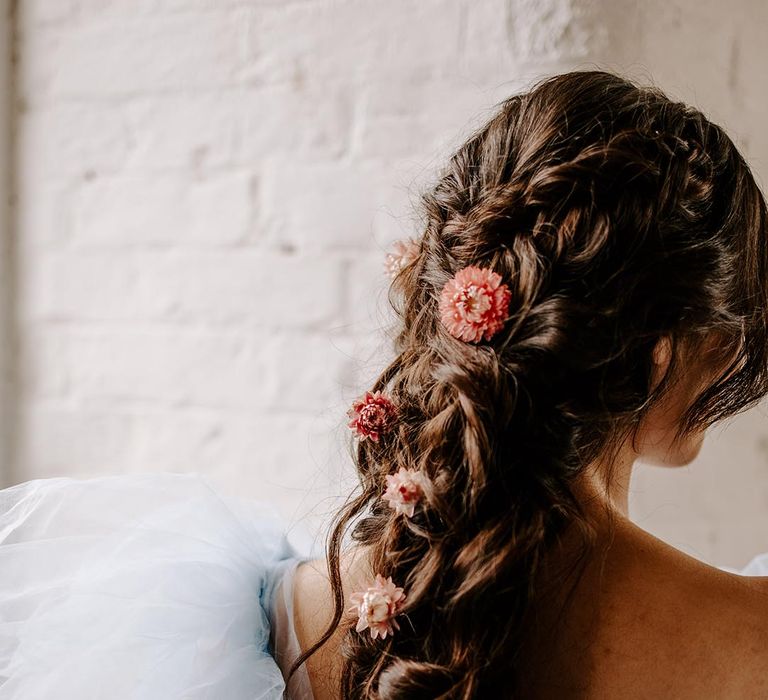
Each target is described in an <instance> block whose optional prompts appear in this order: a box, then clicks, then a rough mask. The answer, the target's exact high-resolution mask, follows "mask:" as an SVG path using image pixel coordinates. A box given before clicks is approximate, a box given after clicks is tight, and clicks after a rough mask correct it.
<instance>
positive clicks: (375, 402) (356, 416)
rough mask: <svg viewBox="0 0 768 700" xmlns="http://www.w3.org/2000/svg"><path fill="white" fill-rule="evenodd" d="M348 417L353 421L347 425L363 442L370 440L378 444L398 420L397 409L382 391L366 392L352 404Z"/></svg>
mask: <svg viewBox="0 0 768 700" xmlns="http://www.w3.org/2000/svg"><path fill="white" fill-rule="evenodd" d="M347 416H348V417H349V418H351V419H352V420H350V421H349V423H348V424H347V425H348V426H349V427H350V428H351V429H352V430H353V431H354V432H355V434H356V435H357V436H358V437H360V439H361V440H365V439H366V438H370V439H371V440H373V441H374V442H378V441H379V438H380V437H381V436H382V435H383V434H384V433H386V432H389V430H391V429H392V426H393V425H394V423H395V421H396V420H397V407H396V406H395V404H394V403H392V400H391V399H390V398H389V397H388V396H386V395H385V394H383V393H382V392H381V391H374V392H373V393H371V392H370V391H366V392H365V394H364V395H363V396H362V397H361V398H359V399H357V400H355V401H354V402H353V403H352V408H350V409H349V410H348V411H347Z"/></svg>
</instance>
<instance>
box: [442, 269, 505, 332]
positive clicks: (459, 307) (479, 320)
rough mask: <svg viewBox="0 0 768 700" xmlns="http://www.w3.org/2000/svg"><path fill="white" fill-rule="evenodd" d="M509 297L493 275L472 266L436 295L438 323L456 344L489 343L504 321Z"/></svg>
mask: <svg viewBox="0 0 768 700" xmlns="http://www.w3.org/2000/svg"><path fill="white" fill-rule="evenodd" d="M511 297H512V294H511V292H510V291H509V287H507V285H506V284H503V283H502V281H501V275H500V274H498V273H497V272H494V271H493V270H491V269H490V268H483V267H477V266H475V265H470V266H469V267H464V268H462V269H461V270H459V271H458V272H457V273H456V274H455V275H454V276H453V277H452V278H451V279H450V280H448V282H446V284H445V286H444V287H443V290H442V292H441V293H440V301H439V303H438V309H439V312H440V321H441V322H442V324H443V325H444V326H445V328H446V329H447V330H448V332H449V333H450V334H451V335H452V336H454V337H455V338H458V339H459V340H464V341H467V342H470V343H477V342H479V341H480V340H482V339H485V340H490V339H491V337H493V336H494V335H495V334H496V333H498V331H500V330H501V328H502V326H503V325H504V321H506V320H507V318H508V312H509V301H510V299H511Z"/></svg>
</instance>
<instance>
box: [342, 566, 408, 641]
mask: <svg viewBox="0 0 768 700" xmlns="http://www.w3.org/2000/svg"><path fill="white" fill-rule="evenodd" d="M349 599H350V600H351V601H352V602H353V603H354V605H352V606H351V607H350V608H349V610H355V611H356V612H357V614H358V615H359V618H358V620H357V626H356V627H355V630H356V631H357V632H362V631H363V630H365V629H367V628H370V630H371V637H373V638H374V639H376V637H377V636H381V638H382V639H386V637H387V634H390V635H391V634H394V630H396V629H397V630H399V629H400V625H399V624H398V622H397V620H395V619H394V618H395V615H397V614H399V613H400V609H401V608H402V606H403V601H404V600H405V593H404V589H402V588H399V587H398V586H396V585H395V584H394V583H393V582H392V577H391V576H387V578H386V579H385V578H384V577H383V576H382V575H381V574H376V582H375V583H374V584H373V585H372V586H368V588H367V589H366V590H365V591H358V592H357V593H353V594H352V595H351V596H350V597H349Z"/></svg>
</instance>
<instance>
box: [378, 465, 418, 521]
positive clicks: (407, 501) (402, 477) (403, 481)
mask: <svg viewBox="0 0 768 700" xmlns="http://www.w3.org/2000/svg"><path fill="white" fill-rule="evenodd" d="M426 480H427V477H426V476H425V475H424V474H423V473H422V472H421V471H418V470H416V469H405V468H404V467H400V469H398V470H397V473H395V474H387V476H386V481H387V489H386V491H385V492H384V496H383V498H384V500H385V501H387V502H388V503H389V506H390V508H394V509H395V511H396V513H397V514H400V513H403V514H404V515H407V516H408V517H409V518H412V517H413V511H414V509H415V508H416V504H417V503H418V502H419V500H420V499H421V497H422V496H423V495H424V487H425V485H426V484H425V482H426Z"/></svg>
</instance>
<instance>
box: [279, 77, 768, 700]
mask: <svg viewBox="0 0 768 700" xmlns="http://www.w3.org/2000/svg"><path fill="white" fill-rule="evenodd" d="M421 201H422V210H423V213H424V226H423V233H422V235H421V236H420V238H419V239H418V241H417V242H416V243H417V247H416V249H415V254H414V255H413V257H412V259H411V260H409V261H408V263H407V264H406V265H404V266H403V267H402V268H401V269H399V270H398V272H397V274H396V275H395V276H394V279H393V281H392V284H391V287H390V296H389V299H390V303H391V304H392V306H393V308H394V309H395V311H396V313H397V314H398V326H397V333H396V335H395V337H394V345H395V351H396V353H395V359H394V360H393V361H392V362H391V363H390V364H389V366H387V367H386V368H385V369H384V370H383V371H382V372H381V374H380V375H379V376H378V378H377V379H376V380H375V382H374V383H373V386H372V391H374V392H384V391H386V392H387V396H389V397H391V399H392V401H393V402H394V403H395V404H396V405H397V408H398V413H397V420H396V421H394V422H393V423H392V424H391V429H390V430H389V431H388V432H387V433H386V434H382V435H381V436H380V437H379V439H377V440H361V441H359V442H358V443H357V445H356V446H355V448H354V456H355V463H356V466H357V470H358V473H359V480H360V493H359V495H358V496H357V497H356V498H353V499H351V500H350V501H349V502H348V504H347V505H346V506H345V507H344V508H342V509H341V510H340V511H339V512H338V514H337V515H336V518H335V520H334V524H333V527H332V529H331V534H330V536H329V539H328V551H327V554H328V571H329V574H330V581H331V586H332V589H333V594H334V599H335V611H334V617H333V620H332V621H331V623H330V624H329V626H328V629H327V630H326V632H325V633H324V634H323V636H322V637H321V638H320V639H319V640H318V641H317V642H316V643H315V644H314V645H313V646H312V647H311V648H310V649H308V650H307V651H305V652H304V654H302V655H301V656H300V657H299V659H297V661H296V663H295V664H294V666H293V667H292V670H291V672H294V671H295V670H296V669H297V668H298V666H299V665H300V664H301V663H302V662H303V661H304V660H305V659H306V658H307V657H308V656H310V655H311V654H312V653H314V652H315V651H316V650H317V649H318V648H319V647H320V646H321V645H322V644H323V643H324V642H325V641H327V640H328V638H329V637H330V636H331V634H332V633H333V631H334V630H335V629H336V628H337V627H338V626H339V624H340V622H341V620H342V613H343V610H342V605H343V596H342V591H341V578H340V573H339V562H340V549H341V542H342V538H343V535H344V533H345V532H346V531H347V529H348V528H349V526H350V524H352V523H353V521H354V528H353V529H352V531H351V535H352V538H353V540H354V541H356V542H357V543H359V544H360V545H362V546H365V547H367V549H368V551H369V556H370V563H371V566H372V567H373V569H374V570H376V571H379V572H381V573H382V574H383V575H384V576H389V577H391V580H394V581H395V582H396V583H397V584H398V585H401V586H403V588H404V590H405V591H406V597H405V599H404V601H402V610H401V612H400V615H399V617H400V619H401V625H400V628H399V629H398V631H397V632H396V633H395V634H392V635H390V636H387V637H386V638H385V639H380V638H375V637H372V636H371V635H367V634H360V633H358V631H356V630H355V627H354V624H351V625H349V626H348V628H347V629H346V631H345V635H344V639H343V642H344V643H343V656H344V659H343V673H342V681H341V684H342V686H341V688H340V689H339V695H340V696H341V697H343V698H345V699H351V698H356V699H358V698H366V699H371V700H373V699H376V700H405V699H406V698H427V697H429V698H461V699H463V700H467V699H469V698H485V697H519V696H520V695H524V693H521V687H520V682H521V680H522V679H523V675H522V674H523V671H524V668H522V667H521V656H520V651H521V648H522V645H523V643H524V642H525V639H526V637H527V635H528V634H529V632H530V623H529V621H528V619H527V616H526V613H527V611H528V609H529V607H530V605H531V601H532V599H533V596H534V594H535V593H537V591H538V588H537V584H538V582H539V580H540V578H539V574H540V568H541V561H542V558H543V556H544V554H545V553H546V552H547V551H548V549H549V548H550V547H551V546H552V544H553V542H555V541H557V539H558V538H560V537H562V536H563V534H564V533H565V532H566V531H568V532H576V533H578V534H579V536H580V542H581V546H580V551H581V553H582V558H583V557H586V555H587V553H588V552H589V550H590V546H591V543H592V542H593V541H594V533H593V532H592V531H591V529H590V527H589V526H588V523H587V520H586V518H585V515H584V511H583V509H582V506H581V504H580V502H579V500H578V499H577V498H576V496H575V495H574V489H573V483H574V479H575V478H576V477H577V476H578V475H579V474H580V473H581V472H582V471H583V470H584V469H585V467H586V465H588V464H590V463H591V462H593V461H594V460H596V459H603V458H605V456H606V455H608V454H610V451H611V448H612V447H613V446H615V445H616V444H618V443H619V442H621V440H622V439H623V438H626V437H627V436H632V435H634V434H635V432H636V431H637V428H638V426H639V424H640V423H641V421H642V419H643V417H644V416H645V415H646V414H647V412H648V411H649V409H650V408H651V407H652V406H654V405H656V403H657V402H658V401H660V400H661V398H662V397H663V396H664V395H665V392H666V391H668V390H669V389H670V388H671V386H672V381H673V377H675V376H676V370H677V368H678V367H679V366H680V362H681V360H682V358H683V357H684V355H683V354H682V351H683V349H686V350H687V351H691V350H692V349H695V348H696V347H698V343H700V342H703V340H704V338H705V337H708V335H709V334H710V333H717V334H718V336H719V337H721V338H722V340H723V347H724V348H728V349H729V352H728V353H727V356H728V357H731V358H732V359H731V360H730V362H729V363H728V365H727V367H726V368H725V369H724V371H723V372H722V374H721V375H719V376H718V378H717V379H716V381H714V382H713V383H712V385H711V386H709V387H708V388H707V389H706V390H705V391H703V393H701V394H700V395H699V396H698V397H697V399H696V400H695V401H694V402H693V404H692V405H691V406H690V407H689V408H688V410H687V411H686V413H685V414H684V417H683V420H682V421H681V424H680V428H679V435H681V436H682V435H685V434H687V433H689V432H690V431H692V430H694V429H699V428H701V427H707V426H709V425H711V424H712V423H714V422H716V421H718V420H721V419H723V418H725V417H728V416H732V415H735V414H736V413H738V412H741V411H743V410H745V409H746V408H749V407H751V406H752V405H754V404H755V403H756V402H758V401H759V400H760V399H761V398H762V397H763V396H764V395H765V394H766V393H768V371H767V370H768V333H767V331H768V328H767V327H766V317H767V316H766V312H767V311H768V241H766V204H765V200H764V197H763V195H762V193H761V192H760V189H759V187H758V185H757V184H756V183H755V179H754V178H753V175H752V173H751V172H750V169H749V167H748V165H747V164H746V163H745V161H744V159H743V158H742V156H741V155H740V153H739V152H738V150H737V148H736V147H735V146H734V144H733V142H732V141H731V140H730V138H729V137H728V136H727V135H726V134H725V132H724V131H723V130H722V128H721V127H719V126H718V125H716V124H713V123H711V122H710V121H708V120H707V119H706V118H705V117H704V115H703V114H702V113H701V112H700V111H698V110H696V109H693V108H691V107H690V106H687V105H686V104H684V103H681V102H675V101H672V100H671V99H670V98H669V97H667V96H666V95H665V94H664V93H663V92H662V91H661V90H659V89H657V88H655V87H640V86H638V85H635V84H633V83H632V82H630V81H629V80H627V79H625V78H623V77H620V76H618V75H615V74H612V73H609V72H604V71H597V70H595V71H573V72H569V73H564V74H559V75H554V76H550V77H547V78H545V79H542V80H540V81H539V82H538V83H536V84H535V85H534V86H533V87H532V88H531V89H530V90H528V91H527V92H524V93H521V94H517V95H514V96H512V97H510V98H508V99H506V100H505V101H503V102H502V103H501V104H500V105H498V109H497V110H496V111H495V113H494V115H493V116H492V117H491V118H490V119H489V120H488V121H487V123H486V124H484V125H483V126H482V127H481V128H479V129H477V130H476V132H474V133H473V134H472V136H471V137H470V138H469V139H468V140H467V141H466V142H465V143H464V144H463V145H462V146H461V147H460V148H459V149H458V150H457V151H456V152H455V153H454V154H453V155H452V157H451V158H450V160H449V162H448V163H447V166H446V167H445V169H444V170H443V172H441V173H440V175H439V178H438V180H437V182H436V183H434V185H433V186H431V187H430V188H429V189H428V190H426V192H425V193H424V194H423V195H422V200H421ZM470 265H479V266H482V267H483V268H486V269H491V270H493V271H495V273H498V275H500V276H501V278H502V279H503V281H504V284H505V285H506V286H507V288H508V289H509V291H510V302H509V317H508V318H507V319H506V321H505V323H504V325H503V326H502V327H501V329H500V330H499V331H498V332H497V333H495V334H494V335H493V337H492V338H491V339H489V340H483V341H482V342H478V343H470V342H466V341H464V340H462V339H459V338H457V337H456V336H455V335H454V334H451V333H450V332H448V330H447V329H446V327H445V325H444V324H442V323H441V322H440V313H439V308H438V299H439V295H440V291H441V290H442V289H444V287H445V285H446V283H447V282H448V281H449V280H450V279H451V278H452V276H454V275H455V274H456V272H457V271H458V270H461V269H463V268H466V267H467V266H470ZM662 335H668V336H669V337H670V338H671V339H672V341H673V345H672V347H673V349H674V351H673V353H672V361H671V363H670V366H669V369H668V371H667V373H666V375H665V376H664V378H663V379H662V381H661V382H659V383H658V384H656V385H655V386H652V383H651V373H652V368H653V363H652V350H653V347H654V345H655V343H656V341H657V340H658V339H659V338H660V337H661V336H662ZM734 348H736V349H737V352H736V353H735V355H734V353H733V352H732V351H733V349H734ZM724 357H725V355H724ZM400 469H411V470H416V471H418V472H419V473H423V474H425V475H426V476H427V477H428V479H427V480H425V481H424V482H423V496H422V499H421V501H420V502H419V504H418V506H417V507H416V508H415V509H412V510H413V513H412V515H411V517H402V516H400V515H399V514H398V513H397V512H395V511H393V509H392V508H389V507H387V504H386V503H385V502H384V500H383V498H382V488H383V484H384V480H385V478H386V476H387V475H392V474H393V473H395V472H396V471H397V470H400ZM574 567H575V568H578V561H577V562H574Z"/></svg>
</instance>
